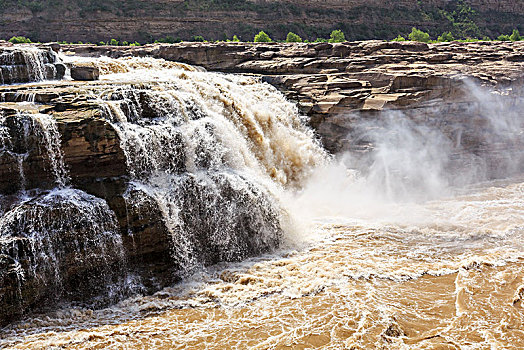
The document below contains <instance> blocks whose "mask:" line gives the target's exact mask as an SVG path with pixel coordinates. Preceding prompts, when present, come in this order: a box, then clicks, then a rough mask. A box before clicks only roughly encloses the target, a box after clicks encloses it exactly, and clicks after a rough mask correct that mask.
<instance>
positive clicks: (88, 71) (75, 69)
mask: <svg viewBox="0 0 524 350" xmlns="http://www.w3.org/2000/svg"><path fill="white" fill-rule="evenodd" d="M70 69H71V78H72V79H73V80H80V81H92V80H98V77H99V76H100V71H99V70H98V68H97V67H89V66H79V65H73V66H72V67H71V68H70Z"/></svg>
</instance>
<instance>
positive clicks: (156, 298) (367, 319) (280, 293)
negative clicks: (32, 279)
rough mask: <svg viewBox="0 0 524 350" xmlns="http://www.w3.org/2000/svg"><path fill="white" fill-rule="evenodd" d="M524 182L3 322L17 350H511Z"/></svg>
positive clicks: (519, 311) (519, 331) (523, 263)
mask: <svg viewBox="0 0 524 350" xmlns="http://www.w3.org/2000/svg"><path fill="white" fill-rule="evenodd" d="M523 195H524V183H522V182H521V181H519V180H515V181H508V182H503V183H486V184H483V185H481V186H478V187H476V188H471V189H469V190H468V191H467V193H465V194H463V195H460V196H456V197H453V198H448V199H444V200H439V201H432V202H429V203H426V204H423V205H394V206H391V207H390V208H389V210H390V211H391V212H392V213H394V215H392V217H395V218H396V219H391V220H387V221H382V220H380V219H373V220H372V219H369V218H365V219H364V218H361V219H358V220H355V221H354V222H351V221H347V220H342V219H338V220H334V219H331V221H332V222H330V223H328V222H325V221H324V222H321V223H317V226H316V227H315V228H313V229H311V230H310V231H309V234H310V235H311V236H312V237H314V238H313V239H314V242H313V243H310V244H311V245H310V246H309V248H304V249H298V250H293V251H286V252H284V253H282V254H281V255H277V256H266V257H260V258H258V259H254V260H249V261H246V262H245V263H242V264H239V265H225V266H224V265H223V266H219V267H216V268H214V269H210V270H207V271H205V272H202V273H200V274H198V275H196V276H194V277H192V278H189V279H188V280H187V281H185V282H184V283H183V284H182V285H178V286H175V287H173V288H168V289H165V290H163V291H161V292H159V293H157V294H155V295H153V296H150V297H139V298H133V299H129V300H126V301H124V302H122V303H120V304H118V305H116V306H115V307H112V308H109V309H104V310H99V311H93V310H90V309H64V310H61V311H59V312H56V313H51V314H46V315H42V316H34V317H32V318H31V319H27V320H25V321H22V322H21V323H19V324H17V325H15V326H12V327H10V328H7V329H5V330H4V332H3V336H4V337H5V338H4V339H5V340H4V344H5V345H8V344H10V345H11V346H13V347H15V348H26V349H33V348H45V347H47V346H51V347H52V346H56V347H60V348H68V349H80V348H100V349H102V348H166V349H167V348H194V349H224V348H238V349H245V348H255V349H273V348H277V349H288V348H294V349H301V348H311V347H325V348H332V349H341V348H348V349H351V348H353V349H369V348H384V349H456V348H460V349H490V348H491V349H520V348H522V347H523V346H524V328H523V324H524V305H523V304H524V303H523V301H522V299H523V298H524V250H523V243H522V242H523V238H524V237H523V236H524V229H523V225H524V222H523V216H522V212H523V211H524V201H523Z"/></svg>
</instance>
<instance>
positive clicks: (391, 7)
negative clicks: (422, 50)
mask: <svg viewBox="0 0 524 350" xmlns="http://www.w3.org/2000/svg"><path fill="white" fill-rule="evenodd" d="M470 7H471V11H470ZM464 9H466V11H463V10H464ZM523 14H524V10H523V7H522V4H521V3H520V2H519V1H517V0H504V1H489V0H465V1H456V0H432V1H416V0H403V1H395V2H383V1H360V0H347V1H345V0H328V1H304V0H277V1H265V0H264V1H253V0H240V1H231V0H223V1H212V0H185V1H183V0H172V1H168V0H151V1H140V0H125V1H115V0H110V1H101V0H90V1H78V0H75V1H67V2H65V1H63V0H57V1H53V2H46V3H45V4H41V3H39V2H34V1H28V0H24V1H16V2H15V1H13V0H1V1H0V38H5V39H8V38H10V37H12V36H17V35H23V36H27V37H30V38H31V39H32V40H33V41H62V40H66V41H75V42H76V41H83V42H86V41H90V42H99V41H108V40H109V39H111V38H115V39H117V40H127V41H134V40H138V41H140V42H146V41H150V42H151V41H154V40H155V39H160V38H164V37H166V36H169V37H172V38H173V39H183V40H189V39H191V38H193V36H195V35H202V36H204V38H206V39H208V40H224V39H226V38H232V37H233V35H238V36H239V37H240V38H241V39H242V40H245V41H248V40H252V39H253V36H254V35H255V34H256V33H257V32H258V31H260V30H265V31H266V32H268V33H269V34H270V35H271V36H272V37H273V38H274V39H276V40H283V39H285V37H286V34H287V33H288V32H289V31H293V32H296V33H298V34H299V35H301V36H302V37H303V38H307V39H309V40H315V39H316V38H317V37H328V36H329V33H330V31H331V30H333V29H342V30H343V31H344V32H345V34H346V37H347V38H348V39H349V40H364V39H392V38H394V37H396V36H397V35H398V34H403V35H406V34H407V33H409V32H410V30H411V27H413V26H416V27H419V28H422V29H424V30H426V31H429V32H430V33H431V34H432V36H433V37H436V36H437V35H440V34H441V33H442V32H444V31H449V30H451V31H454V32H457V33H458V32H460V33H461V35H470V36H483V35H488V36H491V37H496V36H498V35H499V34H501V33H505V34H507V33H511V30H512V29H514V28H519V29H520V30H521V31H524V16H523Z"/></svg>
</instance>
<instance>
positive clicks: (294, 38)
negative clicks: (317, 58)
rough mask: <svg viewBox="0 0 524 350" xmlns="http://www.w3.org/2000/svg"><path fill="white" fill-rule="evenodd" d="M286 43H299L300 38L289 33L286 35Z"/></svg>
mask: <svg viewBox="0 0 524 350" xmlns="http://www.w3.org/2000/svg"><path fill="white" fill-rule="evenodd" d="M286 42H287V43H301V42H302V38H301V37H299V36H298V35H296V34H295V33H292V32H289V33H287V37H286Z"/></svg>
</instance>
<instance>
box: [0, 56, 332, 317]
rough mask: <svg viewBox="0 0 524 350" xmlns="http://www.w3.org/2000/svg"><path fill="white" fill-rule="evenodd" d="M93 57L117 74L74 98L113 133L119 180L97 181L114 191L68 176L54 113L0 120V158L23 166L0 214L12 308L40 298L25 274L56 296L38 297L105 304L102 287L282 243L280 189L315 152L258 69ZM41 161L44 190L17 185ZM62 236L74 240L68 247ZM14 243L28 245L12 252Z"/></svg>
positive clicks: (319, 155)
mask: <svg viewBox="0 0 524 350" xmlns="http://www.w3.org/2000/svg"><path fill="white" fill-rule="evenodd" d="M86 63H87V64H89V62H84V64H86ZM91 64H103V65H104V67H106V68H105V69H106V70H108V71H109V70H114V71H116V72H118V73H116V74H115V73H113V74H110V75H106V77H104V79H103V82H102V83H100V84H97V85H95V86H93V89H92V90H91V91H85V92H82V93H83V95H82V96H86V97H83V98H85V99H86V101H87V103H88V104H89V106H91V107H90V108H92V107H93V106H96V107H95V108H94V109H95V110H97V111H96V112H94V113H96V115H99V116H100V118H102V119H104V120H105V123H106V124H108V128H110V129H111V130H114V131H115V132H116V135H117V137H118V141H119V146H120V149H121V151H122V153H123V155H124V158H125V163H126V168H127V175H126V176H125V178H119V179H116V180H115V179H112V178H109V179H106V180H105V181H106V182H108V183H111V184H113V185H111V186H113V187H112V188H113V189H114V188H115V186H114V184H115V183H124V185H123V190H122V191H121V192H119V191H120V190H112V193H113V194H111V195H107V194H103V193H102V194H100V192H98V191H96V190H93V186H92V185H84V184H83V183H81V184H80V186H84V187H81V188H83V189H85V190H86V191H88V192H90V193H91V194H93V193H96V195H97V196H102V197H103V198H104V199H105V200H106V201H104V199H101V198H99V197H95V196H91V195H88V194H87V193H85V192H83V191H80V190H79V189H74V188H73V187H74V186H75V185H76V183H78V181H77V180H76V179H74V178H73V179H72V178H71V176H70V175H69V173H68V165H67V162H66V161H65V160H64V159H65V157H64V154H63V153H62V150H61V149H62V147H64V144H66V145H67V143H68V142H69V141H64V143H63V142H62V141H61V133H65V135H68V132H65V131H64V130H65V129H63V127H62V129H61V130H60V131H59V128H58V126H57V121H56V118H55V117H53V116H51V115H49V114H41V113H28V112H19V113H18V114H12V113H11V115H10V116H7V117H5V118H4V119H2V120H3V123H2V127H3V128H2V129H1V130H2V135H4V134H5V137H4V136H3V137H2V140H4V141H3V143H4V144H5V146H4V147H3V153H4V156H6V157H11V158H13V159H16V164H20V172H19V173H20V177H19V179H18V188H17V189H18V190H17V191H15V186H13V190H12V191H11V192H12V196H15V197H17V196H18V199H16V200H14V202H13V201H12V202H11V203H10V205H9V206H6V208H5V209H4V212H5V213H4V215H3V217H2V219H1V225H0V227H1V228H2V237H4V238H5V242H4V243H3V245H2V253H3V254H4V255H5V256H6V257H8V258H9V261H10V264H11V265H10V266H13V268H14V266H17V269H18V271H21V272H20V273H19V274H18V275H17V276H18V282H17V283H18V285H19V287H18V288H17V290H21V292H20V293H19V295H18V296H19V299H20V300H21V301H20V302H19V304H21V306H20V308H21V310H22V311H23V309H24V308H25V307H28V305H29V304H31V303H33V302H37V301H36V300H32V299H30V300H27V295H25V294H24V290H28V289H30V288H33V286H34V285H35V284H38V283H36V282H34V281H38V280H40V281H42V283H40V285H42V284H45V285H49V286H53V287H52V288H51V289H52V290H54V291H56V293H51V292H50V291H49V290H47V291H46V290H42V291H40V292H39V293H41V294H42V295H43V297H40V299H42V298H44V299H45V298H47V299H50V300H70V301H85V300H89V299H94V298H95V297H97V298H99V299H104V297H105V299H104V300H107V299H108V298H107V295H108V293H109V292H108V290H107V288H105V289H104V288H102V286H105V287H107V286H109V285H111V284H118V283H119V284H118V285H119V288H118V290H120V292H121V293H120V294H118V293H115V295H124V294H125V293H127V291H130V289H133V288H134V290H135V291H136V290H137V289H138V290H141V288H146V289H147V290H149V291H154V290H156V289H158V288H159V287H162V286H165V285H166V283H168V282H169V281H176V280H178V279H180V278H181V277H184V276H187V275H188V274H189V273H191V272H193V271H195V269H196V268H200V267H202V266H207V265H210V264H214V263H218V262H222V261H239V260H242V259H245V258H246V257H248V256H253V255H258V254H260V253H262V252H266V251H269V250H271V249H274V248H276V247H277V246H278V245H279V244H280V243H281V242H282V241H283V239H284V238H285V235H284V232H288V231H289V230H291V228H292V224H291V220H292V218H291V217H290V215H289V213H287V212H286V210H285V208H284V206H283V203H282V202H281V197H282V194H283V192H284V188H285V187H292V186H295V185H298V184H299V183H300V181H302V179H303V178H304V177H305V176H307V169H308V168H310V167H312V166H314V165H315V164H319V163H321V162H323V161H324V159H325V154H324V152H323V151H322V150H321V148H320V146H319V145H318V143H317V142H316V141H315V140H314V139H313V137H312V134H311V131H310V130H308V129H307V128H305V127H304V126H303V125H302V122H301V120H300V119H299V116H298V113H297V110H296V107H295V106H294V105H292V104H291V103H289V102H287V101H285V99H284V98H283V96H282V95H281V94H280V93H278V92H277V91H276V90H275V89H274V88H272V87H271V86H269V85H266V84H264V83H261V82H260V81H258V80H257V79H254V78H249V77H235V76H225V75H221V74H212V73H205V72H199V71H198V70H196V69H193V68H192V67H189V66H184V65H176V64H168V63H167V62H164V61H158V60H152V59H132V60H130V59H127V60H113V61H111V60H105V61H104V60H101V62H96V61H95V62H91ZM166 68H169V70H167V69H166ZM121 72H123V73H121ZM160 76H161V77H162V79H158V78H159V77H160ZM159 80H160V81H159ZM37 94H38V92H35V93H32V94H31V95H30V96H31V100H32V101H34V100H35V99H36V96H37ZM23 96H26V95H24V94H20V93H17V94H16V96H14V97H13V98H18V99H19V98H21V97H23ZM28 96H29V95H28ZM28 96H26V97H28ZM26 103H27V102H26ZM29 104H34V102H29ZM22 130H23V132H21V131H22ZM37 148H38V149H39V152H37V153H38V154H36V155H35V154H34V153H35V151H34V149H37ZM43 158H45V161H44V163H45V164H47V166H46V167H44V168H47V170H48V171H47V173H48V176H49V175H51V176H50V177H51V178H52V180H51V181H49V182H48V183H47V185H45V186H44V185H43V184H42V181H41V180H42V178H43V177H42V176H40V178H39V181H40V184H39V187H38V188H36V189H35V188H34V186H31V185H28V184H26V182H27V181H26V180H25V178H26V176H25V172H24V170H25V169H26V167H27V166H26V163H28V162H30V161H34V162H38V161H39V160H40V159H43ZM95 181H97V180H95ZM42 187H44V188H42ZM45 189H49V190H50V191H51V192H50V193H48V192H42V191H44V190H45ZM93 191H94V192H93ZM122 201H123V203H124V204H123V205H122V204H121V202H122ZM104 218H105V220H104ZM90 222H92V224H90ZM72 237H78V238H77V239H78V240H77V241H73V242H70V241H71V240H72ZM20 242H22V243H20ZM58 242H62V243H60V244H59V243H58ZM137 242H138V243H137ZM16 245H23V246H24V247H25V246H28V247H30V248H27V247H26V248H24V249H25V250H23V251H20V252H19V251H18V250H16V249H14V248H13V247H14V246H16ZM75 249H76V250H75ZM159 250H160V251H159ZM163 250H166V251H167V252H168V256H169V257H168V259H166V258H165V257H164V253H163ZM89 251H90V252H91V253H90V254H91V255H85V254H88V252H89ZM115 252H120V253H118V254H116V253H115ZM73 255H74V256H75V257H74V258H73ZM71 259H73V260H72V261H71ZM160 260H161V261H162V262H160ZM22 261H23V262H25V264H22V263H21V262H22ZM125 261H129V263H124V262H125ZM80 262H81V263H82V264H84V265H83V266H82V267H79V266H76V264H78V263H80ZM124 265H128V268H123V266H124ZM166 265H167V266H166ZM20 266H21V268H20ZM71 266H73V267H74V268H72V267H71ZM144 266H149V268H150V269H151V270H152V271H154V272H151V271H149V270H148V268H147V267H146V268H144ZM9 269H11V268H9ZM71 269H78V270H79V271H78V273H71ZM160 270H161V271H162V272H158V271H160ZM155 271H156V272H155ZM110 272H111V273H110ZM135 273H136V274H137V275H138V276H139V277H137V278H135V277H134V276H135ZM101 274H107V275H108V277H107V281H104V279H103V278H102V276H101ZM24 276H29V277H24ZM117 277H118V278H117ZM82 279H83V283H85V284H86V285H87V284H89V283H93V284H97V285H99V284H100V285H101V288H98V289H94V290H93V292H92V293H75V291H74V290H73V285H72V283H71V282H70V281H71V280H73V281H77V280H82ZM27 281H29V282H27ZM126 283H127V284H126ZM141 284H143V287H142V286H141ZM24 288H25V289H24ZM34 288H37V287H34ZM28 293H29V292H28ZM95 299H96V298H95ZM109 299H111V296H110V298H109Z"/></svg>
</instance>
